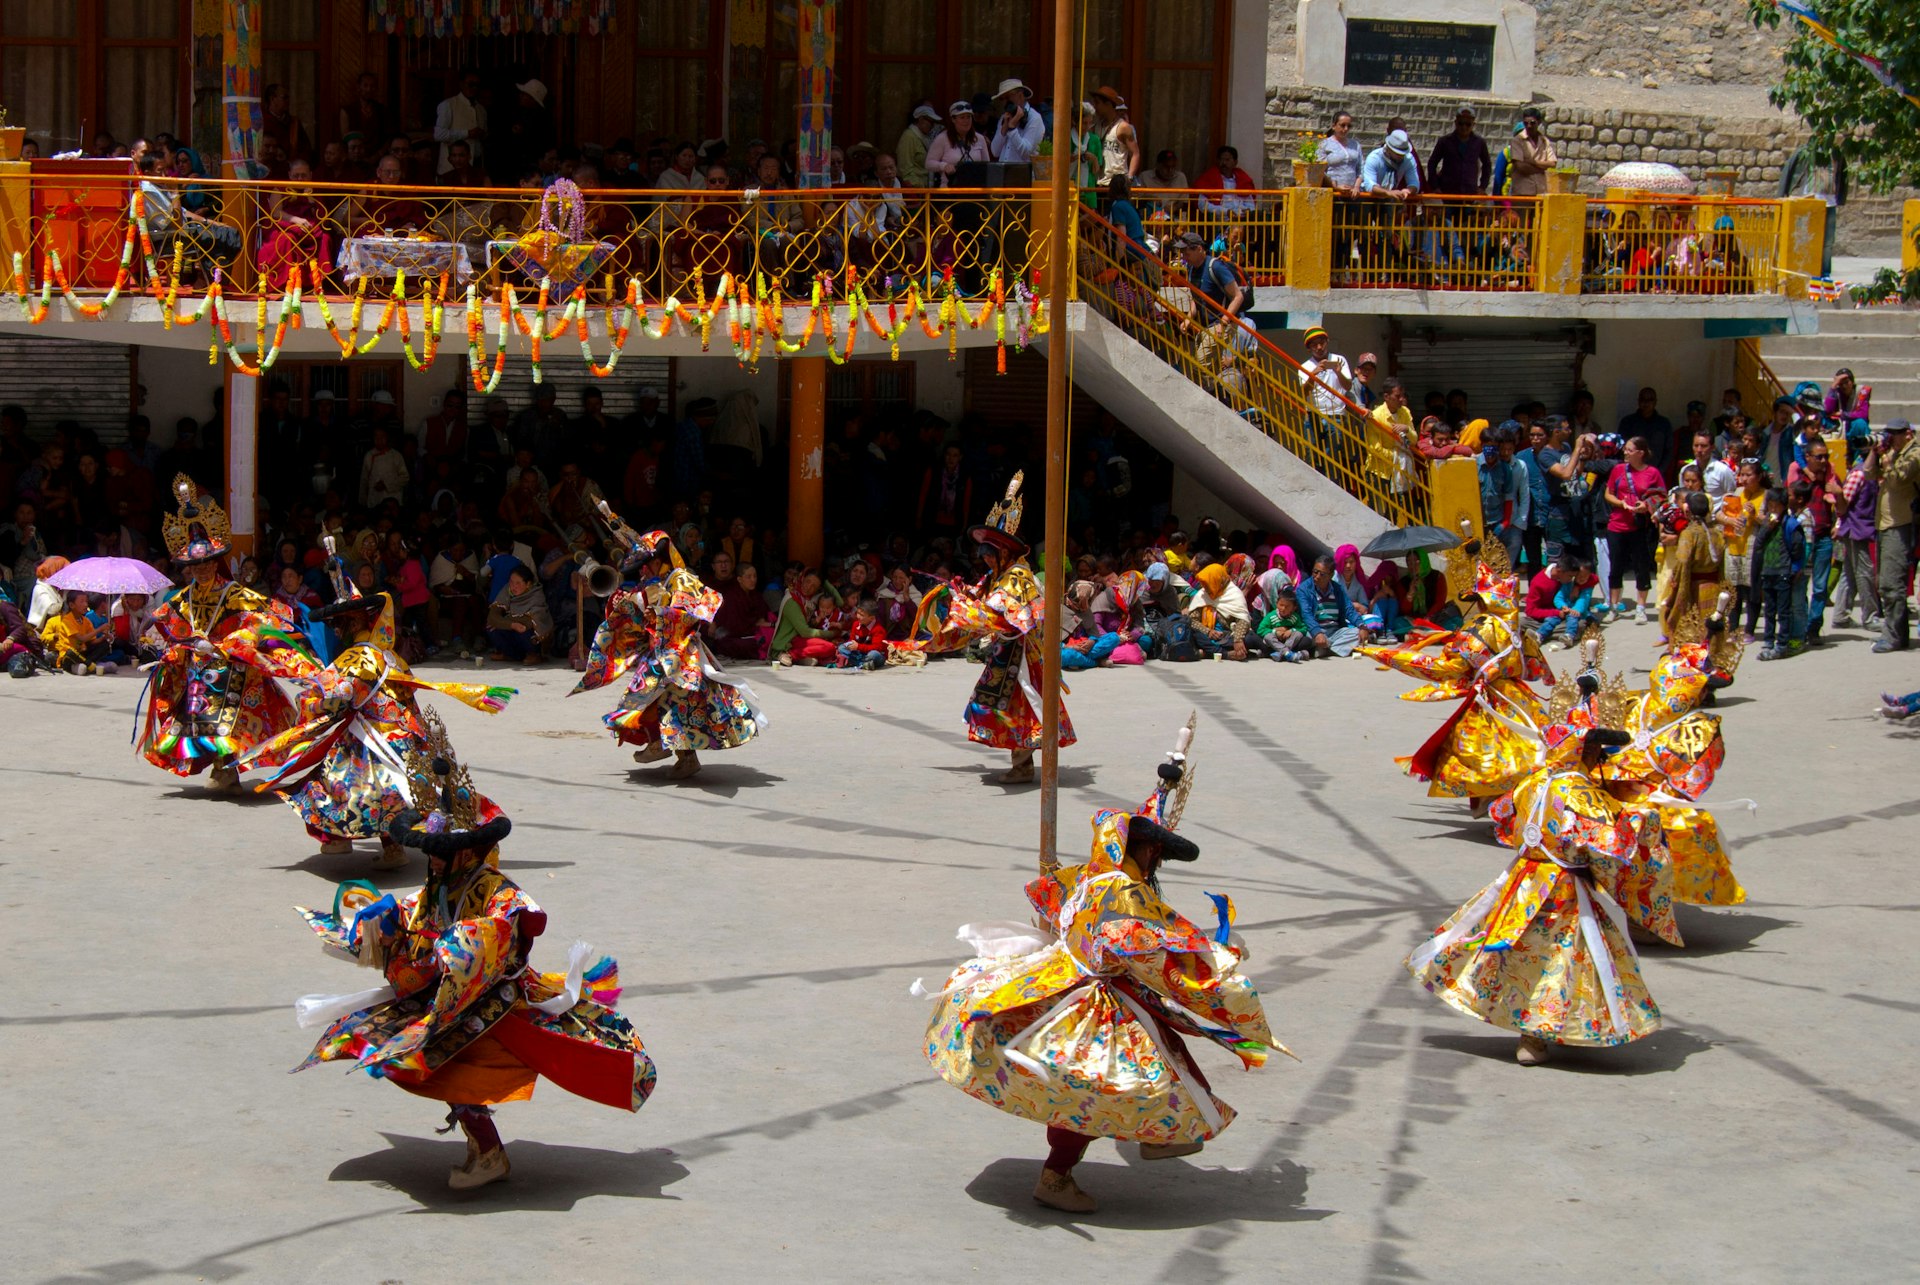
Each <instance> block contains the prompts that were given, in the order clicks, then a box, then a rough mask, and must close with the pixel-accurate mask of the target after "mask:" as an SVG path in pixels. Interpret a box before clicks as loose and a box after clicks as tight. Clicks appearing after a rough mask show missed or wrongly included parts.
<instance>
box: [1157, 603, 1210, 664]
mask: <svg viewBox="0 0 1920 1285" xmlns="http://www.w3.org/2000/svg"><path fill="white" fill-rule="evenodd" d="M1154 632H1155V634H1157V635H1158V637H1157V638H1156V639H1155V641H1156V642H1157V643H1158V644H1159V645H1158V646H1157V647H1156V648H1155V650H1156V651H1157V652H1158V653H1159V655H1160V659H1161V660H1172V661H1182V662H1184V661H1193V660H1199V659H1200V649H1199V648H1198V647H1196V646H1194V644H1193V622H1192V621H1190V620H1188V619H1187V617H1186V613H1184V612H1178V611H1176V612H1174V613H1173V614H1172V615H1171V616H1164V617H1162V618H1161V620H1160V623H1159V624H1158V626H1157V627H1156V628H1155V630H1154Z"/></svg>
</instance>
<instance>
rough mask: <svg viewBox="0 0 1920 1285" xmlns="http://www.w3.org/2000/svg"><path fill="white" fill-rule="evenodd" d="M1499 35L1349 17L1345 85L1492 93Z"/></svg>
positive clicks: (1465, 27)
mask: <svg viewBox="0 0 1920 1285" xmlns="http://www.w3.org/2000/svg"><path fill="white" fill-rule="evenodd" d="M1494 34H1495V33H1494V29H1493V28H1492V27H1491V26H1481V25H1478V24H1476V23H1466V22H1404V21H1398V22H1397V21H1390V20H1386V19H1380V18H1349V19H1347V70H1346V83H1347V84H1349V85H1370V86H1375V87H1377V88H1381V89H1453V90H1467V91H1470V92H1474V93H1482V94H1484V93H1486V92H1487V91H1488V90H1490V89H1492V88H1493V38H1494Z"/></svg>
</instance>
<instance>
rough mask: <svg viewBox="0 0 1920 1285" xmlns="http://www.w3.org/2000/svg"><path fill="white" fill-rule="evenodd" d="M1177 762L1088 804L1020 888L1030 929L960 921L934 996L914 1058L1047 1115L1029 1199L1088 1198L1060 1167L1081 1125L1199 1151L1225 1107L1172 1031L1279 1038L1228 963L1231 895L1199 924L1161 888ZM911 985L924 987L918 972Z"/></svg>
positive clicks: (1172, 841) (1031, 1115)
mask: <svg viewBox="0 0 1920 1285" xmlns="http://www.w3.org/2000/svg"><path fill="white" fill-rule="evenodd" d="M1184 768H1185V758H1184V754H1183V753H1180V752H1176V753H1175V754H1174V755H1173V756H1171V757H1170V759H1169V762H1167V763H1166V764H1164V765H1162V767H1161V769H1160V770H1161V774H1162V777H1161V784H1160V786H1159V788H1158V789H1157V790H1156V791H1155V792H1154V794H1153V796H1152V797H1151V798H1149V799H1148V800H1147V802H1146V803H1145V804H1144V805H1143V806H1142V807H1141V809H1140V811H1139V812H1137V813H1133V814H1129V813H1126V812H1121V811H1114V810H1102V811H1100V812H1098V813H1096V814H1095V815H1094V818H1093V831H1094V835H1093V850H1092V853H1091V855H1090V856H1089V857H1088V859H1087V863H1086V864H1085V865H1082V866H1070V867H1066V868H1064V869H1060V868H1056V869H1052V870H1050V871H1048V873H1046V874H1044V875H1042V877H1041V878H1039V879H1036V880H1034V881H1033V882H1032V883H1030V884H1029V885H1028V886H1027V898H1028V900H1029V901H1030V902H1031V903H1032V905H1033V908H1034V910H1035V912H1036V916H1035V921H1034V922H1035V924H1038V925H1039V927H1038V928H1035V927H1033V926H1029V925H1026V924H1019V923H981V924H969V925H967V926H965V927H963V928H962V929H961V930H960V939H961V940H962V941H967V942H970V943H972V945H973V946H974V948H975V950H976V951H978V955H977V957H976V958H973V959H970V960H968V961H967V962H966V963H964V964H961V965H960V966H959V967H958V968H957V969H955V970H954V972H953V974H952V975H951V976H950V977H949V978H948V980H947V984H946V987H945V988H944V989H943V990H942V991H941V992H940V993H939V994H938V995H937V996H934V998H936V999H937V1001H938V1003H937V1004H936V1006H935V1008H934V1013H933V1020H932V1022H931V1023H930V1024H929V1026H928V1029H927V1042H926V1054H927V1060H928V1061H929V1062H931V1063H932V1064H933V1067H934V1069H935V1070H936V1071H938V1072H939V1073H940V1076H941V1078H943V1079H944V1080H946V1081H947V1083H949V1084H951V1085H953V1086H954V1087H955V1088H958V1089H960V1090H961V1091H962V1092H964V1093H966V1094H967V1095H968V1096H970V1097H974V1098H978V1099H979V1100H980V1101H982V1102H985V1103H987V1104H988V1105H989V1106H994V1107H998V1108H999V1109H1000V1110H1002V1111H1006V1112H1008V1113H1010V1114H1012V1115H1017V1116H1020V1117H1021V1118H1023V1119H1027V1120H1032V1121H1034V1122H1036V1123H1038V1124H1043V1125H1045V1126H1047V1142H1048V1147H1049V1155H1048V1158H1047V1161H1046V1164H1045V1166H1044V1167H1043V1168H1042V1170H1041V1173H1040V1179H1039V1182H1038V1184H1037V1185H1036V1187H1035V1188H1034V1198H1035V1199H1036V1200H1038V1201H1040V1202H1041V1203H1042V1204H1045V1205H1050V1206H1052V1207H1054V1208H1057V1209H1064V1210H1068V1211H1073V1212H1085V1211H1089V1210H1091V1209H1093V1208H1094V1202H1093V1199H1092V1197H1090V1196H1088V1195H1087V1194H1086V1193H1085V1192H1083V1191H1081V1190H1080V1188H1079V1186H1078V1185H1077V1184H1076V1183H1075V1182H1074V1180H1073V1175H1072V1171H1073V1167H1074V1166H1075V1165H1076V1164H1078V1163H1079V1161H1080V1158H1081V1156H1082V1155H1084V1153H1085V1152H1086V1149H1087V1147H1088V1145H1089V1144H1090V1143H1091V1142H1092V1141H1093V1139H1094V1138H1096V1137H1107V1138H1113V1139H1115V1140H1132V1141H1136V1142H1138V1143H1140V1144H1141V1147H1140V1151H1141V1156H1142V1157H1143V1158H1144V1159H1149V1160H1153V1159H1163V1158H1167V1157H1171V1156H1181V1155H1190V1154H1192V1153H1193V1152H1196V1151H1199V1150H1200V1148H1201V1144H1202V1143H1203V1142H1204V1141H1205V1140H1206V1139H1208V1138H1211V1137H1213V1136H1214V1135H1215V1134H1217V1133H1219V1132H1220V1131H1221V1130H1222V1129H1224V1128H1226V1127H1227V1125H1228V1124H1230V1123H1231V1122H1232V1121H1233V1118H1234V1112H1233V1108H1232V1107H1230V1106H1228V1105H1227V1104H1226V1103H1225V1102H1222V1101H1221V1100H1219V1099H1218V1098H1217V1097H1215V1096H1214V1093H1213V1089H1212V1086H1211V1085H1210V1084H1209V1083H1208V1082H1207V1078H1206V1076H1205V1075H1203V1074H1202V1073H1201V1072H1200V1069H1199V1068H1198V1066H1196V1065H1195V1064H1194V1062H1193V1059H1192V1057H1191V1055H1190V1054H1189V1053H1188V1050H1187V1046H1186V1044H1185V1042H1184V1041H1183V1039H1182V1036H1193V1037H1199V1038H1201V1039H1206V1040H1211V1041H1213V1042H1215V1043H1217V1044H1219V1045H1221V1046H1222V1047H1223V1048H1226V1049H1228V1050H1230V1051H1232V1052H1233V1053H1234V1054H1236V1055H1237V1056H1238V1057H1239V1058H1240V1061H1241V1062H1242V1064H1243V1065H1245V1066H1246V1067H1249V1068H1252V1067H1257V1066H1260V1065H1262V1064H1264V1063H1265V1061H1266V1058H1267V1054H1268V1053H1269V1051H1271V1050H1272V1049H1276V1048H1278V1049H1280V1051H1282V1052H1286V1050H1285V1048H1284V1047H1283V1046H1281V1045H1280V1044H1279V1043H1278V1042H1276V1041H1275V1040H1274V1038H1273V1035H1272V1033H1271V1032H1270V1031H1269V1030H1268V1027H1267V1019H1266V1014H1265V1013H1264V1012H1263V1011H1262V1010H1261V1006H1260V997H1259V995H1258V994H1257V993H1256V992H1255V991H1254V988H1253V984H1252V983H1251V982H1250V981H1248V980H1247V979H1246V978H1245V977H1243V976H1241V975H1240V972H1239V966H1240V961H1241V960H1242V959H1243V958H1245V955H1246V950H1245V947H1244V946H1243V945H1242V944H1241V943H1240V942H1239V940H1238V939H1237V938H1236V937H1234V936H1233V935H1232V933H1231V931H1230V928H1231V922H1232V913H1233V912H1232V903H1231V902H1230V901H1228V899H1227V898H1225V897H1214V902H1215V906H1216V908H1217V910H1218V913H1219V921H1220V922H1219V926H1218V928H1217V929H1216V930H1215V931H1214V932H1212V933H1207V932H1203V931H1202V930H1201V929H1200V928H1198V927H1196V926H1195V925H1194V924H1193V923H1191V922H1189V921H1188V920H1187V919H1185V918H1184V917H1182V916H1181V915H1180V914H1178V913H1177V912H1175V911H1174V910H1173V909H1172V908H1171V907H1170V906H1168V905H1167V903H1166V902H1165V901H1164V900H1163V899H1162V898H1161V893H1160V888H1159V881H1158V879H1157V874H1158V871H1159V869H1160V866H1161V863H1162V862H1163V861H1169V860H1171V861H1192V860H1194V859H1195V858H1196V857H1198V856H1199V849H1198V848H1197V847H1195V846H1194V845H1193V844H1192V843H1191V842H1189V841H1188V840H1186V839H1183V838H1181V837H1180V836H1178V835H1176V834H1174V833H1173V832H1172V830H1171V829H1170V828H1169V827H1170V826H1171V825H1172V824H1173V823H1174V821H1175V820H1176V819H1177V813H1178V804H1177V803H1173V804H1171V805H1170V803H1169V800H1170V798H1176V797H1177V796H1178V787H1179V782H1180V781H1181V779H1182V775H1183V772H1184ZM914 993H915V994H916V995H920V996H922V997H926V996H927V994H928V992H927V991H926V990H925V989H924V988H923V987H921V985H920V984H919V983H917V982H916V983H915V984H914Z"/></svg>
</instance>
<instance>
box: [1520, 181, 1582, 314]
mask: <svg viewBox="0 0 1920 1285" xmlns="http://www.w3.org/2000/svg"><path fill="white" fill-rule="evenodd" d="M1539 218H1540V225H1539V228H1538V230H1537V232H1536V233H1535V236H1534V279H1533V281H1532V282H1531V283H1530V284H1531V285H1532V286H1533V288H1534V289H1535V290H1538V291H1539V292H1540V293H1542V294H1579V293H1580V275H1581V267H1582V264H1583V263H1584V261H1585V257H1586V246H1587V198H1586V197H1584V196H1581V195H1580V194H1579V193H1577V192H1550V193H1548V194H1547V195H1545V196H1543V197H1541V198H1540V214H1539Z"/></svg>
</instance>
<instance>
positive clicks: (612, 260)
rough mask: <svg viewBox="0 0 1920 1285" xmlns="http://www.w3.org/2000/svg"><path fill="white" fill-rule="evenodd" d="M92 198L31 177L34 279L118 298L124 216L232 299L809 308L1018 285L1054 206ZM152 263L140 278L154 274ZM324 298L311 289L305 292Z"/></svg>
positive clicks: (609, 196) (533, 194) (380, 191)
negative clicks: (763, 285) (763, 287)
mask: <svg viewBox="0 0 1920 1285" xmlns="http://www.w3.org/2000/svg"><path fill="white" fill-rule="evenodd" d="M88 182H89V185H90V186H89V189H88V191H87V193H86V196H87V198H88V204H87V205H86V206H85V207H84V208H83V207H82V206H81V205H80V204H78V203H76V202H74V201H72V200H69V199H67V198H68V197H70V196H71V195H72V193H71V192H70V191H68V190H67V189H70V188H71V187H72V183H71V181H64V180H62V181H53V180H42V179H41V178H39V177H38V176H36V177H35V179H34V184H35V185H36V186H37V187H43V188H44V189H45V190H44V192H43V193H42V195H41V199H39V200H36V201H35V202H34V214H33V216H32V226H31V232H30V237H29V240H30V243H31V245H32V250H31V252H30V253H29V254H28V255H27V256H26V258H27V260H28V262H27V265H26V266H27V275H28V277H29V279H30V281H33V282H37V281H39V280H40V279H41V274H42V272H43V271H44V270H45V268H46V266H47V264H48V262H49V258H48V253H47V252H48V251H52V252H54V253H56V254H58V255H59V259H60V273H61V276H62V277H63V278H64V280H65V281H66V282H67V283H69V284H71V285H73V286H75V287H76V288H78V289H105V288H107V287H109V286H111V285H112V284H113V283H114V279H115V277H116V274H117V273H119V272H120V269H121V263H122V255H123V250H124V245H125V236H126V232H127V229H128V219H129V215H130V213H131V212H132V211H134V210H135V209H136V208H137V209H138V210H139V212H140V214H141V216H142V221H143V222H144V224H145V226H146V228H147V230H148V240H149V242H150V243H151V246H152V249H153V252H154V266H155V267H156V268H157V269H158V270H159V271H160V272H161V273H167V272H170V271H171V270H172V269H173V266H174V265H175V264H176V263H177V264H178V265H179V269H180V271H181V273H182V275H183V276H185V277H187V278H188V279H189V280H190V281H191V282H193V283H196V284H198V283H201V282H204V281H205V280H206V279H209V278H210V277H211V276H212V274H213V272H214V271H215V270H216V269H217V270H219V271H220V273H221V274H222V276H223V277H224V279H225V280H226V282H227V285H228V289H229V291H230V292H233V293H240V292H246V291H250V290H253V289H254V288H256V287H257V286H259V284H260V283H261V282H265V283H266V287H267V288H268V289H269V290H272V291H279V290H281V289H283V288H284V286H285V284H286V282H287V280H288V278H289V277H290V276H291V275H292V272H293V270H294V269H295V268H296V267H298V268H300V269H301V270H302V272H303V274H306V275H309V276H310V275H311V269H310V265H312V264H315V263H317V264H318V265H319V266H320V268H321V270H322V281H321V287H322V288H323V289H324V290H325V291H326V292H328V293H334V294H338V293H344V292H346V291H347V290H349V289H351V288H352V286H353V283H354V282H355V281H357V280H358V279H360V278H361V277H392V276H394V275H395V274H396V272H397V271H399V270H400V269H402V268H404V269H405V270H406V272H407V275H408V276H409V278H412V279H415V280H417V279H418V278H419V277H421V276H423V275H426V276H438V275H440V274H441V273H442V272H444V273H446V274H448V275H449V276H450V277H451V278H452V282H453V284H454V285H455V286H460V285H464V284H465V283H466V282H468V281H472V282H474V283H477V284H478V285H480V286H481V287H482V288H483V289H486V290H492V289H493V288H496V287H497V286H498V285H500V284H502V283H512V284H515V285H517V286H520V287H522V288H527V287H532V286H536V285H537V284H538V283H539V281H540V280H541V279H542V278H546V279H548V280H550V281H551V282H552V283H553V286H554V290H555V293H556V295H557V296H564V295H566V294H569V293H571V292H572V291H573V289H574V287H575V286H577V285H585V286H586V287H587V288H588V291H589V293H590V294H591V295H592V296H593V297H595V298H602V297H619V296H621V295H623V294H624V293H625V292H626V289H627V284H628V282H629V281H630V280H638V281H639V282H640V288H641V293H642V295H643V296H644V297H645V298H647V299H649V300H653V301H659V300H662V299H665V298H667V297H669V296H675V295H677V296H679V297H681V298H689V297H692V296H693V295H694V294H695V293H696V291H697V290H704V291H705V292H706V294H707V295H709V296H711V295H712V294H713V292H714V290H715V289H716V287H717V286H718V285H719V282H720V279H721V278H722V276H724V275H726V274H729V273H731V274H732V275H733V276H734V277H736V278H737V279H742V280H747V281H759V280H765V281H766V282H767V283H768V284H769V285H774V284H777V285H779V286H780V288H781V289H782V290H784V291H785V292H786V293H787V294H788V295H790V296H798V297H800V298H802V299H804V298H806V297H807V295H808V294H809V293H810V291H811V290H812V288H813V285H814V283H815V282H816V281H818V280H820V279H821V278H822V277H826V278H831V279H836V280H837V279H842V278H844V276H845V274H846V272H847V271H848V269H849V268H851V269H852V270H853V271H855V272H856V273H858V275H859V276H860V277H861V279H862V281H863V282H864V283H865V288H866V290H867V293H868V294H870V295H876V296H877V295H884V294H886V293H888V291H889V289H891V290H894V291H899V292H902V293H904V291H905V290H906V289H907V287H908V285H909V284H911V283H915V282H917V283H919V284H920V286H921V287H922V288H923V289H925V288H926V287H927V286H928V285H929V283H936V282H939V281H941V280H943V279H944V278H946V277H949V276H951V278H952V279H953V280H954V281H955V282H956V283H957V284H958V285H959V286H960V288H961V290H962V291H963V292H964V293H967V294H971V295H980V294H984V293H986V291H987V290H988V287H989V284H990V280H991V277H992V275H993V273H994V271H995V270H996V269H997V270H998V271H999V272H1000V274H1001V276H1002V278H1003V280H1004V281H1005V282H1006V283H1007V285H1008V286H1009V287H1011V286H1012V284H1013V283H1014V282H1015V281H1018V280H1025V281H1028V282H1031V281H1032V280H1033V279H1034V277H1035V274H1037V273H1041V272H1044V270H1045V266H1046V264H1045V255H1046V237H1045V229H1044V226H1041V225H1039V224H1037V223H1036V217H1038V216H1039V215H1040V214H1043V213H1044V210H1045V206H1044V204H1043V203H1036V202H1035V201H1034V200H1033V199H1031V194H1029V193H1025V192H1022V193H1020V194H1019V196H1018V197H1009V196H1007V195H1006V194H991V193H987V192H965V191H957V190H943V191H931V192H929V191H904V192H903V191H899V190H895V191H879V190H851V189H833V190H831V191H819V192H816V191H778V192H762V191H747V192H743V191H737V190H732V189H729V188H726V187H723V186H719V185H714V186H712V187H710V188H708V189H705V190H702V191H698V192H694V191H688V192H662V191H657V190H656V191H637V192H629V191H612V190H608V191H598V190H596V191H588V192H584V193H580V194H579V195H578V197H577V198H576V197H575V196H574V195H573V194H572V193H569V194H567V195H565V196H562V195H559V194H558V193H556V191H555V190H554V189H546V190H542V189H529V188H500V189H487V188H462V189H446V188H423V187H357V186H354V185H350V184H326V183H290V182H279V183H275V182H235V181H226V180H204V179H195V180H190V181H182V180H177V179H161V180H153V181H151V183H150V184H147V185H137V184H135V183H133V182H132V181H131V180H117V181H116V180H103V179H99V178H94V179H90V180H88ZM143 264H144V253H143V252H142V251H140V250H136V252H135V253H134V254H133V255H132V256H131V261H130V263H129V265H128V270H127V272H126V273H125V274H124V275H125V276H126V277H127V278H128V283H129V284H136V285H137V284H140V283H142V282H143V281H144V274H145V269H144V266H143ZM308 288H309V291H310V292H311V289H312V282H311V281H309V282H308Z"/></svg>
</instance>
